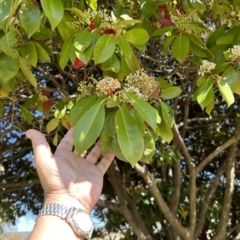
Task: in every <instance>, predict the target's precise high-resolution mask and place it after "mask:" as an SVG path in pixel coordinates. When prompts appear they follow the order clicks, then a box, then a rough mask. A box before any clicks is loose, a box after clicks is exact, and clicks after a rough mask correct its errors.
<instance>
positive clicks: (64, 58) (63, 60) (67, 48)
mask: <svg viewBox="0 0 240 240" xmlns="http://www.w3.org/2000/svg"><path fill="white" fill-rule="evenodd" d="M72 40H73V39H72V38H69V39H68V40H67V41H66V42H65V43H64V44H63V47H62V50H61V53H60V59H59V65H60V67H61V68H62V69H64V68H65V67H66V65H67V63H68V61H69V58H70V56H71V49H72V47H73V43H72Z"/></svg>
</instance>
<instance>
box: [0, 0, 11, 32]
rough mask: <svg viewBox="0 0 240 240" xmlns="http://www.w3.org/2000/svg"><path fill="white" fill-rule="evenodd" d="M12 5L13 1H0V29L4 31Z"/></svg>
mask: <svg viewBox="0 0 240 240" xmlns="http://www.w3.org/2000/svg"><path fill="white" fill-rule="evenodd" d="M12 4H13V0H8V1H6V0H2V1H0V29H4V31H5V30H6V29H5V27H6V23H7V21H8V17H9V16H10V14H11V7H12Z"/></svg>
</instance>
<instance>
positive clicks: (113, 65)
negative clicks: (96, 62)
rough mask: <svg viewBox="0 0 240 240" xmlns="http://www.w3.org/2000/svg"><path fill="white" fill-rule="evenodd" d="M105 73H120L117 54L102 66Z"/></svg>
mask: <svg viewBox="0 0 240 240" xmlns="http://www.w3.org/2000/svg"><path fill="white" fill-rule="evenodd" d="M101 67H102V69H103V70H104V71H112V72H116V73H118V72H119V71H120V61H119V59H118V57H117V56H116V54H113V55H112V57H111V58H109V59H108V60H107V61H106V62H104V63H102V65H101Z"/></svg>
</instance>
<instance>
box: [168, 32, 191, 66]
mask: <svg viewBox="0 0 240 240" xmlns="http://www.w3.org/2000/svg"><path fill="white" fill-rule="evenodd" d="M189 47H190V44H189V40H188V38H187V37H186V36H185V35H179V36H177V37H176V39H175V41H174V44H173V48H172V55H173V57H174V58H175V59H177V60H178V61H179V62H180V63H182V62H184V60H185V59H186V57H187V55H188V54H189Z"/></svg>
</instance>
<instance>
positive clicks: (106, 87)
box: [96, 77, 121, 95]
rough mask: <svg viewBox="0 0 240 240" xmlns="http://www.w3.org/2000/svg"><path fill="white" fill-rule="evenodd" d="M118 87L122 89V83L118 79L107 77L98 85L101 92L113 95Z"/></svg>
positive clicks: (98, 90)
mask: <svg viewBox="0 0 240 240" xmlns="http://www.w3.org/2000/svg"><path fill="white" fill-rule="evenodd" d="M116 89H121V84H120V82H119V81H118V80H117V79H114V78H111V77H105V78H104V79H102V80H100V81H99V82H98V83H97V85H96V91H97V92H98V93H100V94H106V95H111V94H112V92H114V91H115V90H116Z"/></svg>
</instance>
